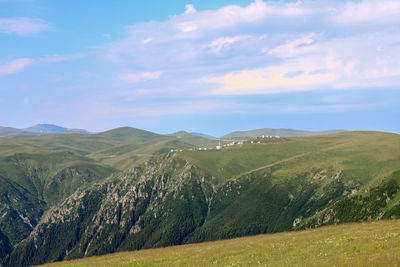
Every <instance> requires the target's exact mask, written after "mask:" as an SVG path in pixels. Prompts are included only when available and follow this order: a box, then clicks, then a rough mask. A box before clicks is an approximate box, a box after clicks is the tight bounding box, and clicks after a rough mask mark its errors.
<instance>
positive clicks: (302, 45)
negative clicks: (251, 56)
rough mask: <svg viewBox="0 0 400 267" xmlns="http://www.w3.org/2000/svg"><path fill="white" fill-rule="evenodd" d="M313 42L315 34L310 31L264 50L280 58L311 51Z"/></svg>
mask: <svg viewBox="0 0 400 267" xmlns="http://www.w3.org/2000/svg"><path fill="white" fill-rule="evenodd" d="M314 42H315V34H314V33H311V34H307V35H306V36H303V37H300V38H297V39H295V40H289V41H287V42H286V43H285V44H283V45H279V46H278V47H275V48H273V49H271V50H270V51H265V52H266V53H268V54H271V55H275V56H278V57H282V58H285V57H293V56H296V55H299V54H304V53H307V52H312V51H313V50H314V49H315V47H313V46H311V45H312V44H313V43H314Z"/></svg>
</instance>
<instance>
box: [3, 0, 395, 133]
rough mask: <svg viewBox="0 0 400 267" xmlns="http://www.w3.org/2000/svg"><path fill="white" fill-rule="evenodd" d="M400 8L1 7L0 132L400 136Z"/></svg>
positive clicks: (46, 2)
mask: <svg viewBox="0 0 400 267" xmlns="http://www.w3.org/2000/svg"><path fill="white" fill-rule="evenodd" d="M399 87H400V1H397V0H382V1H372V0H364V1H263V0H255V1H247V0H241V1H235V0H223V1H204V0H202V1H161V0H160V1H94V0H87V1H67V0H65V1H62V0H60V1H51V0H42V1H40V0H0V93H1V94H0V125H3V126H12V127H17V128H23V127H28V126H31V125H33V124H37V123H54V124H58V125H62V126H65V127H70V128H85V129H88V130H90V131H102V130H106V129H110V128H115V127H119V126H132V127H137V128H142V129H147V130H151V131H155V132H159V133H168V132H174V131H177V130H182V129H183V130H187V131H196V132H205V133H208V134H212V135H217V136H218V135H223V134H225V133H227V132H230V131H233V130H247V129H255V128H263V127H271V128H278V127H279V128H281V127H283V128H296V129H308V130H326V129H348V130H379V131H390V132H396V133H400V119H399V118H400V108H399V107H400V88H399Z"/></svg>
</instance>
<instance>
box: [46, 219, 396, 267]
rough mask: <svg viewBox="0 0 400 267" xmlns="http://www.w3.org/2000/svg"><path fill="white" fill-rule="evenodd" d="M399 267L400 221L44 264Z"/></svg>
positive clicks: (351, 225)
mask: <svg viewBox="0 0 400 267" xmlns="http://www.w3.org/2000/svg"><path fill="white" fill-rule="evenodd" d="M215 265H219V266H399V265H400V220H396V221H380V222H371V223H354V224H346V225H338V226H328V227H322V228H319V229H315V230H306V231H300V232H287V233H278V234H267V235H258V236H252V237H244V238H237V239H231V240H224V241H217V242H206V243H200V244H190V245H182V246H174V247H167V248H159V249H147V250H141V251H133V252H123V253H115V254H110V255H104V256H97V257H90V258H83V259H79V260H74V261H65V262H57V263H53V264H49V265H47V266H97V267H100V266H202V267H203V266H215Z"/></svg>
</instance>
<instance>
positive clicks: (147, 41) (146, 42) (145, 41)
mask: <svg viewBox="0 0 400 267" xmlns="http://www.w3.org/2000/svg"><path fill="white" fill-rule="evenodd" d="M152 41H153V38H146V39H143V40H141V41H140V43H141V44H142V45H145V44H148V43H151V42H152Z"/></svg>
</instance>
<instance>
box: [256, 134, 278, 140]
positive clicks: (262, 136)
mask: <svg viewBox="0 0 400 267" xmlns="http://www.w3.org/2000/svg"><path fill="white" fill-rule="evenodd" d="M261 138H281V137H280V136H279V135H275V136H272V135H261V136H257V137H256V139H261Z"/></svg>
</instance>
